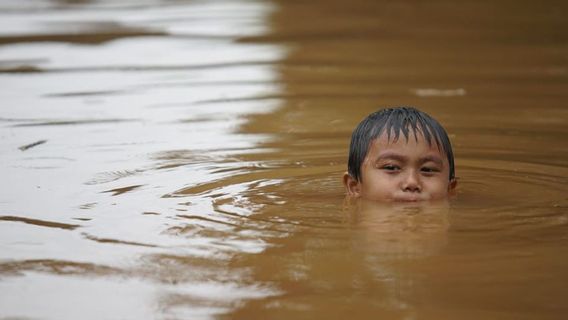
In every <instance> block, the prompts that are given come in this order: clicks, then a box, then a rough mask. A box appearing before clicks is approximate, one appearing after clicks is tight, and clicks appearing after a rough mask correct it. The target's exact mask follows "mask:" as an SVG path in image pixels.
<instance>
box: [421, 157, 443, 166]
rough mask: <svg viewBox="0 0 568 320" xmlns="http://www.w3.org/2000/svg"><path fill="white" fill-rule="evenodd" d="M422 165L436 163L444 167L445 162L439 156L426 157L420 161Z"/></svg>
mask: <svg viewBox="0 0 568 320" xmlns="http://www.w3.org/2000/svg"><path fill="white" fill-rule="evenodd" d="M420 162H421V163H426V162H434V163H435V164H437V165H439V166H440V167H443V166H444V161H442V159H441V158H440V157H438V156H433V155H430V156H425V157H423V158H421V159H420Z"/></svg>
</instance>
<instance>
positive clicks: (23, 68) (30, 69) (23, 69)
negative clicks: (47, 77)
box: [0, 65, 43, 73]
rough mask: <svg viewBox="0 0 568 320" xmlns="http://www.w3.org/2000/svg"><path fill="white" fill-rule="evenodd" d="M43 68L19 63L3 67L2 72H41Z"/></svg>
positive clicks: (0, 68)
mask: <svg viewBox="0 0 568 320" xmlns="http://www.w3.org/2000/svg"><path fill="white" fill-rule="evenodd" d="M40 72H43V70H42V69H41V68H39V67H36V66H28V65H19V66H14V67H1V66H0V73H40Z"/></svg>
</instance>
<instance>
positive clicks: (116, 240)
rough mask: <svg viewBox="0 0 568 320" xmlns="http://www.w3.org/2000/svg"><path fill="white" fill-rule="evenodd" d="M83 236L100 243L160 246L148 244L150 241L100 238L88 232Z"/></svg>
mask: <svg viewBox="0 0 568 320" xmlns="http://www.w3.org/2000/svg"><path fill="white" fill-rule="evenodd" d="M82 235H83V237H85V239H89V240H92V241H95V242H99V243H109V244H123V245H129V246H138V247H148V248H158V247H160V246H158V245H155V244H148V243H141V242H135V241H126V240H118V239H111V238H99V237H96V236H93V235H90V234H87V233H82Z"/></svg>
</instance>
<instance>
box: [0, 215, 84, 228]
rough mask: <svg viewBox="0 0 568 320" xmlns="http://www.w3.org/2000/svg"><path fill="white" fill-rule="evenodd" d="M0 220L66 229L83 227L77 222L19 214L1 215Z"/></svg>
mask: <svg viewBox="0 0 568 320" xmlns="http://www.w3.org/2000/svg"><path fill="white" fill-rule="evenodd" d="M0 221H13V222H22V223H26V224H31V225H34V226H40V227H48V228H57V229H65V230H75V229H77V228H79V227H81V226H80V225H77V224H68V223H61V222H54V221H47V220H39V219H31V218H25V217H17V216H0Z"/></svg>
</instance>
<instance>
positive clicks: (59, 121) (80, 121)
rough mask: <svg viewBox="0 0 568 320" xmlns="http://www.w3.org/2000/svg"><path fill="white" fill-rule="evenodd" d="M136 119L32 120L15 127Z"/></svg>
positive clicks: (104, 122)
mask: <svg viewBox="0 0 568 320" xmlns="http://www.w3.org/2000/svg"><path fill="white" fill-rule="evenodd" d="M136 121H139V120H135V119H83V120H51V121H43V122H30V123H20V124H15V125H13V127H45V126H75V125H89V124H117V123H124V122H136Z"/></svg>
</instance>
